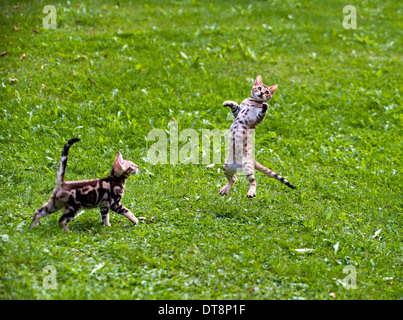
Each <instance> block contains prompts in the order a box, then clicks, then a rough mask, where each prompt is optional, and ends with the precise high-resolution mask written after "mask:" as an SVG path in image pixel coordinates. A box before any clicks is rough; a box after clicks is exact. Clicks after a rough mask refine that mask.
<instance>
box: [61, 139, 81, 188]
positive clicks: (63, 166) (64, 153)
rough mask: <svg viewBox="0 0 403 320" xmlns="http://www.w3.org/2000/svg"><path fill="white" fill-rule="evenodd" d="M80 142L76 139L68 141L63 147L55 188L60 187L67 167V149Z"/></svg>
mask: <svg viewBox="0 0 403 320" xmlns="http://www.w3.org/2000/svg"><path fill="white" fill-rule="evenodd" d="M78 141H80V139H78V138H74V139H70V140H69V141H68V142H67V143H66V144H65V145H64V148H63V150H62V155H61V156H60V163H59V169H58V170H57V177H56V187H60V186H62V184H63V182H64V173H65V172H66V166H67V155H68V153H69V149H70V147H71V145H72V144H73V143H75V142H78Z"/></svg>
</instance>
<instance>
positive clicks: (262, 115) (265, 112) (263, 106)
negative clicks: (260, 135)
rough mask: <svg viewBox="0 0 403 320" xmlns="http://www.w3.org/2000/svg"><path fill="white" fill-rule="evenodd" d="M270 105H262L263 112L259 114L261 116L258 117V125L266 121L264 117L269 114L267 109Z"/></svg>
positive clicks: (264, 103)
mask: <svg viewBox="0 0 403 320" xmlns="http://www.w3.org/2000/svg"><path fill="white" fill-rule="evenodd" d="M268 107H269V106H268V104H267V103H266V102H263V104H262V110H261V111H260V112H259V114H258V115H257V117H256V124H259V123H261V122H262V120H263V119H264V117H265V116H266V114H267V108H268Z"/></svg>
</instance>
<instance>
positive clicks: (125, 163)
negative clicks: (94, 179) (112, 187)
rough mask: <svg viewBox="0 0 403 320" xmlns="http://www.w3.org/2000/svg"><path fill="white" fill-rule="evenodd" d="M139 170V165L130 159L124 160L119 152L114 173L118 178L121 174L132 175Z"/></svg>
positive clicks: (113, 169) (114, 165) (114, 163)
mask: <svg viewBox="0 0 403 320" xmlns="http://www.w3.org/2000/svg"><path fill="white" fill-rule="evenodd" d="M138 171H139V167H138V166H137V165H135V164H134V163H133V162H131V161H130V160H124V159H123V157H122V155H121V154H120V152H118V153H117V155H116V158H115V161H114V162H113V167H112V173H113V174H114V176H116V177H117V178H119V177H121V176H125V177H128V176H131V175H133V174H136V173H137V172H138Z"/></svg>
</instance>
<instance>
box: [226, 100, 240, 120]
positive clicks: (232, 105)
mask: <svg viewBox="0 0 403 320" xmlns="http://www.w3.org/2000/svg"><path fill="white" fill-rule="evenodd" d="M222 105H223V106H224V107H230V109H231V111H232V113H233V114H234V117H235V118H236V117H237V116H238V113H239V111H240V109H241V108H240V107H239V106H238V103H236V102H235V101H225V102H224V103H223V104H222Z"/></svg>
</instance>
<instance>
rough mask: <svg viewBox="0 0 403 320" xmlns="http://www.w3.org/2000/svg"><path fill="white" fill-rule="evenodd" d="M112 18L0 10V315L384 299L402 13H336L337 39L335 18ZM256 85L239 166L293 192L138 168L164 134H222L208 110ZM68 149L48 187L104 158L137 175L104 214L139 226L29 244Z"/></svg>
mask: <svg viewBox="0 0 403 320" xmlns="http://www.w3.org/2000/svg"><path fill="white" fill-rule="evenodd" d="M76 2H77V3H76ZM116 2H117V1H115V2H113V1H112V2H111V1H95V0H91V1H82V2H80V1H75V0H74V1H69V2H67V3H66V2H65V1H54V2H53V3H48V2H46V1H2V2H1V4H0V8H1V11H0V20H1V21H2V22H1V25H0V53H3V52H6V51H8V52H9V53H8V54H6V55H4V56H2V57H1V58H0V101H1V108H0V114H1V117H0V143H1V152H0V185H1V187H0V299H403V289H402V280H403V279H402V262H403V261H402V257H403V252H402V251H403V250H402V248H403V247H402V204H403V199H402V172H401V170H402V149H403V143H402V136H403V132H402V120H403V115H402V101H403V98H402V90H401V88H402V84H403V81H402V70H403V62H402V58H403V57H402V53H403V48H402V39H403V8H402V6H401V4H400V3H399V2H398V1H366V0H364V1H359V2H355V6H356V8H357V29H344V28H343V19H344V16H345V14H343V7H344V6H345V5H347V4H349V3H348V2H343V1H317V2H315V3H313V2H312V3H311V2H306V1H291V0H288V1H286V0H282V1H201V0H192V1H190V0H186V1H185V0H177V1H173V0H172V1H164V2H162V1H157V0H155V1H151V0H149V1H123V0H121V1H119V2H120V3H119V4H116ZM47 4H53V5H54V6H55V7H56V9H57V28H56V29H49V30H46V29H44V28H43V26H42V19H43V18H44V17H45V16H46V15H47V14H46V13H42V9H43V7H44V6H45V5H47ZM352 4H353V3H352ZM19 28H20V29H19ZM16 29H17V30H16ZM34 29H36V30H37V31H38V32H35V31H33V30H34ZM23 54H25V55H26V57H25V58H22V59H20V58H21V56H22V55H23ZM258 74H261V75H262V76H263V81H264V82H265V83H266V84H268V85H273V84H275V83H278V84H279V89H278V90H277V92H276V94H275V95H274V97H273V99H272V100H271V101H270V103H269V111H268V114H267V116H266V118H265V119H264V121H263V122H262V123H261V124H260V125H259V126H258V127H257V129H256V159H257V161H259V162H260V163H262V164H263V165H265V166H267V167H269V168H270V169H272V170H274V171H276V172H278V173H279V174H281V175H282V176H284V177H285V178H286V179H287V180H289V181H290V182H291V183H292V184H293V185H295V186H297V189H296V190H291V189H289V188H287V187H286V186H284V185H283V184H281V183H280V182H278V181H276V180H274V179H269V178H267V177H265V176H263V175H262V174H260V173H259V174H257V176H256V180H257V196H256V198H253V199H248V198H247V197H246V193H247V191H248V182H247V179H246V178H245V177H239V179H238V181H237V183H236V184H235V186H234V188H233V189H232V190H231V191H230V194H229V195H228V196H227V197H221V196H220V195H219V194H218V190H219V189H220V188H221V187H222V186H223V185H224V184H225V183H226V179H225V176H224V174H223V172H222V170H220V169H219V168H220V164H216V166H215V167H214V168H208V167H207V166H206V164H203V163H201V161H200V163H199V164H194V163H179V164H175V165H173V164H156V165H154V164H152V163H150V162H149V159H148V155H147V153H148V150H149V148H150V146H152V145H153V142H150V141H146V137H147V135H148V134H149V132H150V131H151V130H153V129H163V130H165V131H166V132H167V138H168V141H170V140H171V139H170V137H171V135H170V134H169V133H170V123H171V120H172V118H174V119H176V120H177V121H178V126H179V131H182V130H184V129H189V128H191V129H194V130H196V131H197V132H199V133H200V141H201V130H203V129H219V130H224V129H228V128H229V126H230V125H231V119H232V115H230V116H228V115H229V114H230V110H229V109H228V108H224V107H222V102H223V101H225V100H235V101H238V103H240V102H241V101H242V100H243V99H244V98H246V97H248V95H249V93H250V89H251V86H252V84H253V79H254V78H255V77H256V76H257V75H258ZM11 79H17V80H16V81H15V82H13V81H12V80H11ZM77 136H78V137H80V138H81V139H82V141H81V142H79V143H77V144H75V145H74V146H73V147H72V148H71V150H70V153H69V162H68V167H67V171H66V179H67V180H83V179H90V178H96V177H103V176H106V175H107V174H108V173H109V171H110V169H111V166H112V163H113V160H114V157H115V155H116V152H117V151H120V152H121V153H122V154H123V157H124V158H125V159H130V160H133V161H134V162H135V163H136V164H138V165H139V166H140V174H139V175H138V176H133V177H130V178H129V180H128V181H127V183H126V190H125V195H124V197H123V200H122V203H123V204H124V205H125V206H126V207H128V208H129V209H130V210H131V211H132V212H133V213H134V214H135V215H136V216H143V217H146V218H147V220H144V221H142V222H140V224H139V225H138V226H137V227H133V226H132V225H131V223H130V222H129V221H128V220H127V219H126V218H124V217H123V216H120V215H118V214H114V213H111V224H112V227H111V228H104V227H103V226H102V224H101V218H100V214H99V210H98V209H93V210H90V211H86V212H85V213H83V214H81V215H79V216H77V217H76V218H75V219H74V220H73V221H72V222H71V223H70V225H69V227H70V230H71V231H70V232H64V231H63V229H62V228H61V227H60V226H59V224H58V222H57V221H58V219H59V217H60V216H61V212H58V213H55V214H53V215H51V216H49V217H47V218H44V219H42V220H40V222H39V224H38V226H37V227H36V228H35V229H33V230H31V231H28V226H29V224H30V221H31V218H32V216H33V214H34V212H35V210H36V209H38V208H39V207H40V206H41V205H42V204H43V203H44V202H46V201H47V200H48V198H49V196H50V194H51V191H52V190H53V188H54V186H55V184H54V181H55V177H56V171H57V167H58V162H59V157H60V152H61V149H62V147H63V145H64V143H65V142H66V141H67V140H68V139H70V138H73V137H77ZM184 144H185V142H183V141H182V142H180V145H179V149H180V148H181V147H182V146H183V145H184ZM202 149H203V148H202V146H201V145H200V157H201V154H202V151H203V150H202ZM168 155H169V150H168ZM200 159H201V158H200ZM168 160H169V159H168ZM223 162H224V154H223V155H222V162H221V164H222V163H223ZM295 249H312V250H302V252H301V250H295ZM47 265H52V266H54V267H55V268H56V271H57V288H56V289H45V288H44V286H43V281H44V278H45V277H46V276H48V275H49V274H48V273H45V272H44V271H43V269H44V267H45V266H47ZM346 266H353V267H354V268H355V272H356V289H347V288H345V287H344V286H343V284H342V281H343V279H344V278H345V277H347V276H349V275H350V276H351V275H352V273H350V274H347V273H343V270H344V268H345V267H346ZM349 272H351V271H349ZM329 293H334V294H335V295H336V298H334V297H332V296H329Z"/></svg>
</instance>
